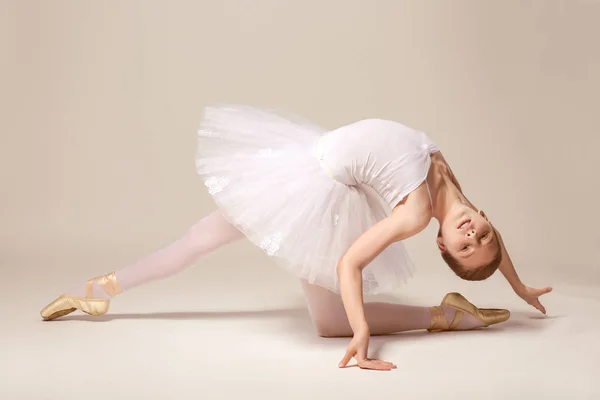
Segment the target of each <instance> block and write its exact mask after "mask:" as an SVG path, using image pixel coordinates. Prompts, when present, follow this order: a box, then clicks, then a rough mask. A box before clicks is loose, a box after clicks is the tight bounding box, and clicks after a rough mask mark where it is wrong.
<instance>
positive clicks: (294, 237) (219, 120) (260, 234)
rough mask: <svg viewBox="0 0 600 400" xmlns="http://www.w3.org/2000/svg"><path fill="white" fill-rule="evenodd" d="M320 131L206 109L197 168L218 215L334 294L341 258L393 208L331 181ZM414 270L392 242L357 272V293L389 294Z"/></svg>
mask: <svg viewBox="0 0 600 400" xmlns="http://www.w3.org/2000/svg"><path fill="white" fill-rule="evenodd" d="M326 133H327V130H325V129H323V128H321V127H319V126H315V125H313V124H311V123H310V122H305V121H300V119H296V118H291V117H288V116H283V115H281V114H279V113H277V112H274V111H268V110H262V109H256V108H252V107H248V106H239V105H231V106H213V107H207V108H206V109H205V110H204V115H203V119H202V122H201V124H200V129H199V131H198V147H197V154H196V168H197V172H198V174H199V176H200V177H201V178H202V180H203V182H204V184H205V185H206V187H207V189H208V192H209V193H210V195H211V196H212V198H213V199H214V201H215V203H216V204H217V206H218V207H219V209H220V210H221V212H222V213H223V215H224V217H225V218H227V219H228V221H229V222H230V223H231V224H233V225H234V226H236V227H237V228H238V229H239V230H241V231H242V232H243V233H244V234H245V235H246V237H247V238H248V239H249V240H250V241H251V242H252V243H253V244H255V245H256V246H258V247H260V248H261V249H262V250H263V251H264V252H265V254H267V255H268V256H269V257H271V258H272V259H273V260H274V261H275V262H276V263H277V264H278V265H279V266H280V267H282V268H284V269H285V270H287V271H288V272H290V273H291V274H293V275H294V276H296V277H298V278H300V279H304V280H306V281H308V282H309V283H312V284H316V285H319V286H322V287H325V288H327V289H329V290H331V291H334V292H336V293H339V283H338V279H337V273H336V266H337V263H338V261H339V259H340V258H341V257H342V256H343V255H344V253H345V252H346V250H347V249H348V248H349V247H350V246H351V245H352V243H353V242H354V241H355V240H356V239H357V238H358V237H359V236H360V235H361V234H362V233H363V232H365V231H366V230H367V229H369V228H370V227H371V226H373V225H374V224H375V223H377V222H378V221H380V220H382V219H383V218H385V217H386V216H387V215H389V213H390V211H391V210H389V208H386V205H385V204H384V203H383V202H382V201H381V199H380V198H378V196H377V195H376V194H375V193H373V191H372V190H369V188H367V187H361V186H360V185H347V184H344V183H341V182H339V181H337V180H335V179H334V178H332V175H331V173H330V172H328V170H327V168H326V166H325V165H324V164H323V163H322V162H321V160H320V159H319V154H320V153H319V139H320V138H321V137H322V136H323V135H324V134H326ZM413 271H414V266H413V263H412V261H411V260H410V258H409V256H408V254H407V252H406V249H405V247H404V245H403V244H402V243H401V242H397V243H394V244H392V245H391V246H389V247H388V248H386V249H385V250H384V251H383V252H382V253H381V254H380V255H379V256H378V257H377V258H376V259H375V260H373V261H372V262H371V263H370V264H369V265H368V266H367V267H365V269H364V270H363V290H364V292H365V293H368V294H377V293H383V292H388V293H389V292H393V291H395V290H396V289H397V288H398V286H399V285H400V284H401V283H404V282H406V280H407V279H408V278H409V277H410V276H411V275H412V274H413Z"/></svg>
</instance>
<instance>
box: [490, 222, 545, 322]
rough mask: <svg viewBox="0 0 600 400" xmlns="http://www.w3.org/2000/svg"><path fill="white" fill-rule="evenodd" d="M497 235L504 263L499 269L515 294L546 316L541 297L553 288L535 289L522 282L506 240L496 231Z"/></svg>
mask: <svg viewBox="0 0 600 400" xmlns="http://www.w3.org/2000/svg"><path fill="white" fill-rule="evenodd" d="M496 235H498V241H499V242H500V247H501V249H502V262H501V263H500V266H499V267H498V269H499V270H500V272H501V273H502V275H504V277H505V278H506V280H507V281H508V283H509V284H510V286H511V287H512V288H513V290H514V291H515V293H516V294H517V295H518V296H519V297H521V298H522V299H523V300H525V301H526V302H527V304H529V305H531V306H533V307H535V308H537V309H538V310H539V311H540V312H542V313H544V314H546V308H545V307H544V306H543V305H542V303H540V300H539V297H540V296H541V295H544V294H546V293H550V292H551V291H552V288H551V287H545V288H543V289H534V288H530V287H528V286H527V285H525V284H524V283H523V282H521V279H520V278H519V275H518V274H517V271H516V270H515V266H514V265H513V263H512V260H511V259H510V256H509V255H508V251H507V250H506V246H505V244H504V240H503V239H502V235H500V232H498V231H497V230H496Z"/></svg>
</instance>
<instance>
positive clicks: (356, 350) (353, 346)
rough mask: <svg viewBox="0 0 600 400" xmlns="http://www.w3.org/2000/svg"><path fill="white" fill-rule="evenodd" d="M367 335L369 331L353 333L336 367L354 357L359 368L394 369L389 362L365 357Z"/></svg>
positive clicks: (345, 363)
mask: <svg viewBox="0 0 600 400" xmlns="http://www.w3.org/2000/svg"><path fill="white" fill-rule="evenodd" d="M369 337H370V333H369V332H364V333H356V334H354V337H353V338H352V340H351V341H350V344H349V345H348V350H346V354H345V355H344V358H343V359H342V361H340V363H339V365H338V367H340V368H343V367H345V366H346V365H348V363H349V362H350V360H351V359H352V358H353V357H354V359H356V361H357V362H358V366H359V367H360V368H361V369H377V370H384V371H389V370H391V369H395V368H396V366H395V365H394V364H392V363H391V362H387V361H383V360H372V359H369V358H367V351H368V348H369Z"/></svg>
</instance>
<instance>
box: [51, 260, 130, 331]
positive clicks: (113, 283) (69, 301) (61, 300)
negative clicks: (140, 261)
mask: <svg viewBox="0 0 600 400" xmlns="http://www.w3.org/2000/svg"><path fill="white" fill-rule="evenodd" d="M94 281H95V282H96V283H97V284H98V286H100V287H101V288H102V289H103V290H104V291H105V292H106V294H107V295H108V296H109V297H113V296H115V295H117V294H119V293H121V292H122V289H121V287H120V286H119V283H118V282H117V278H116V276H115V272H114V271H113V272H111V273H108V274H106V275H102V276H98V277H95V278H92V279H89V280H88V281H87V282H86V287H85V298H81V297H75V296H70V295H68V294H63V295H61V296H59V297H58V298H57V299H55V300H54V301H53V302H52V303H50V304H48V305H47V306H46V307H44V309H43V310H42V311H41V312H40V315H41V316H42V318H43V319H44V320H46V321H48V320H53V319H56V318H59V317H62V316H65V315H67V314H70V313H72V312H73V311H75V310H80V311H82V312H84V313H86V314H89V315H93V316H99V315H104V314H106V313H107V312H108V308H109V305H110V300H109V299H96V298H94V286H93V285H94Z"/></svg>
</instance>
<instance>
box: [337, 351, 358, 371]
mask: <svg viewBox="0 0 600 400" xmlns="http://www.w3.org/2000/svg"><path fill="white" fill-rule="evenodd" d="M355 354H356V351H354V350H352V349H348V350H346V354H345V355H344V358H342V361H340V363H339V364H338V367H339V368H344V367H345V366H346V365H348V363H349V362H350V360H352V357H354V355H355Z"/></svg>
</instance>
